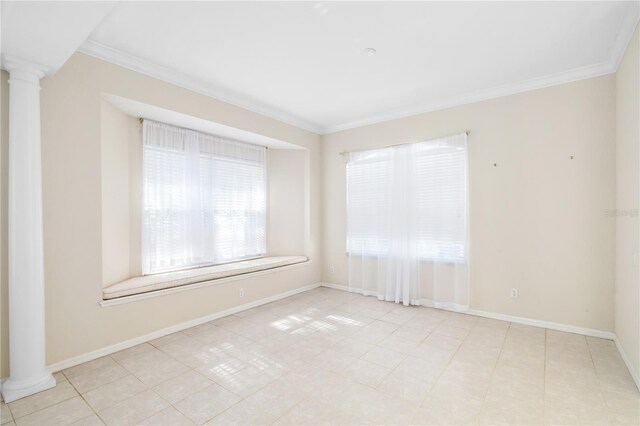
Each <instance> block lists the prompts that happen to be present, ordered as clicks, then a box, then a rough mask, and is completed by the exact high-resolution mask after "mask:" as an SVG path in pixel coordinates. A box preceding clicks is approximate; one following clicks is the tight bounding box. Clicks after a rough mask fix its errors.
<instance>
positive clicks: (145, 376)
mask: <svg viewBox="0 0 640 426" xmlns="http://www.w3.org/2000/svg"><path fill="white" fill-rule="evenodd" d="M120 362H121V363H122V365H123V366H124V367H125V368H126V369H127V370H128V371H129V372H131V374H133V375H134V376H136V377H137V378H138V379H139V380H140V381H141V382H142V383H144V384H145V385H147V386H149V387H153V386H156V385H158V384H160V383H162V382H165V381H167V380H169V379H172V378H173V377H176V376H178V375H180V374H182V373H184V372H186V371H188V370H189V367H188V366H186V365H185V364H183V363H181V362H178V361H176V360H175V359H173V358H171V357H170V356H168V355H167V354H164V353H162V352H160V351H157V352H152V353H148V354H143V355H139V356H133V357H130V358H127V359H125V360H122V361H120Z"/></svg>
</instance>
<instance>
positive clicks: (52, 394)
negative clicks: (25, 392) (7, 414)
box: [9, 382, 78, 419]
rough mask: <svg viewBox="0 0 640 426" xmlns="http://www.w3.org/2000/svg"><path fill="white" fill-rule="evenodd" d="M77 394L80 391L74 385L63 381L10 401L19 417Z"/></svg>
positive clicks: (14, 413) (16, 415) (13, 411)
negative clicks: (52, 386)
mask: <svg viewBox="0 0 640 426" xmlns="http://www.w3.org/2000/svg"><path fill="white" fill-rule="evenodd" d="M76 396H78V393H77V392H76V391H75V389H74V388H73V386H71V385H70V384H69V383H68V382H62V383H60V384H58V385H57V386H56V387H54V388H51V389H47V390H46V391H43V392H39V393H36V394H34V395H31V396H27V397H26V398H22V399H18V400H17V401H13V402H10V403H9V407H10V408H11V414H12V415H13V418H15V419H18V418H20V417H23V416H26V415H28V414H31V413H35V412H36V411H39V410H42V409H44V408H47V407H51V406H52V405H56V404H58V403H60V402H62V401H66V400H68V399H71V398H73V397H76Z"/></svg>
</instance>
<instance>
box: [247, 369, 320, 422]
mask: <svg viewBox="0 0 640 426" xmlns="http://www.w3.org/2000/svg"><path fill="white" fill-rule="evenodd" d="M310 393H311V391H307V390H306V389H305V388H300V387H298V386H293V383H292V382H290V381H287V380H283V379H278V380H275V381H273V382H271V383H269V384H268V385H267V386H265V387H264V388H262V389H260V390H259V391H257V392H256V393H254V394H253V395H251V396H249V397H248V398H247V399H246V401H247V402H249V403H251V405H252V406H253V407H256V408H257V409H259V410H260V411H262V412H265V413H268V414H270V415H271V416H273V417H274V420H275V418H278V417H280V416H281V415H283V414H285V413H286V412H287V411H289V410H290V409H291V408H292V407H294V406H295V405H297V404H298V403H300V401H302V400H304V399H305V398H307V397H308V396H309V394H310Z"/></svg>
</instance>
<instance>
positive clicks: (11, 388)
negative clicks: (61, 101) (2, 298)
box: [2, 59, 56, 402]
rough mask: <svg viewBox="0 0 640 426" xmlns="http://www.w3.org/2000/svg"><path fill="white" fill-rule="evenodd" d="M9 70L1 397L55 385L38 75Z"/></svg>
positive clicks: (24, 67) (25, 68)
mask: <svg viewBox="0 0 640 426" xmlns="http://www.w3.org/2000/svg"><path fill="white" fill-rule="evenodd" d="M4 65H5V67H6V69H7V71H9V205H8V208H9V230H8V237H9V253H8V256H9V367H10V368H9V370H10V371H9V378H8V380H7V381H5V382H4V383H3V384H2V395H3V397H4V400H5V401H6V402H11V401H14V400H16V399H19V398H22V397H25V396H27V395H31V394H34V393H36V392H40V391H43V390H45V389H48V388H51V387H53V386H55V385H56V381H55V379H54V378H53V376H52V375H51V372H50V371H49V370H48V369H47V366H46V360H45V330H44V326H45V321H44V259H43V242H42V241H43V236H42V179H41V161H40V79H41V78H42V76H43V72H42V71H41V70H40V69H39V68H38V67H36V66H33V65H31V64H28V63H24V62H20V61H14V60H11V59H7V60H5V64H4Z"/></svg>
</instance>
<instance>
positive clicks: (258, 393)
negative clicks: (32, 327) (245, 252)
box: [0, 288, 640, 426]
mask: <svg viewBox="0 0 640 426" xmlns="http://www.w3.org/2000/svg"><path fill="white" fill-rule="evenodd" d="M55 377H56V380H57V382H58V386H57V387H56V388H54V389H51V390H48V391H45V392H42V393H39V394H37V395H33V396H30V397H27V398H24V399H22V400H18V401H14V402H12V403H11V404H9V407H7V406H6V405H0V411H2V414H3V416H2V423H3V426H11V425H12V424H13V421H12V420H11V419H12V417H10V416H9V414H10V411H11V410H14V408H15V411H17V413H18V414H20V416H21V417H19V418H17V420H16V423H17V424H18V425H20V424H41V425H49V424H71V423H74V424H85V425H93V424H102V422H103V421H104V422H105V423H107V424H128V423H129V424H152V425H153V424H157V425H164V424H170V425H182V424H202V423H204V422H209V423H210V424H269V423H271V422H274V421H275V424H295V425H300V424H314V425H315V424H475V423H480V424H540V423H543V422H544V423H553V424H600V423H602V424H605V423H609V424H633V425H637V424H640V392H638V390H637V388H636V387H635V384H634V383H633V381H632V379H631V376H630V374H629V372H628V370H627V368H626V365H625V364H624V361H623V360H622V358H621V356H620V354H619V353H618V350H617V348H616V346H615V344H614V343H613V341H611V340H606V339H598V338H591V337H588V338H585V336H582V335H577V334H572V333H563V332H558V331H551V330H545V329H543V328H537V327H529V326H523V325H518V324H510V323H506V322H503V321H496V320H491V319H485V318H479V317H473V316H469V315H464V314H459V313H453V312H448V311H442V310H437V309H432V308H425V307H404V306H399V305H395V304H393V303H388V302H381V301H379V300H377V299H375V298H372V297H362V296H359V295H356V294H351V293H345V292H341V291H336V290H331V289H326V288H322V289H316V290H314V291H309V292H305V293H302V294H299V295H296V296H293V297H290V298H287V299H285V300H280V301H277V302H274V303H270V304H268V305H264V306H261V307H258V308H254V309H251V310H248V311H244V312H241V313H239V314H237V315H231V316H228V317H225V318H221V319H219V320H216V321H213V322H211V323H206V324H203V325H201V326H198V327H194V328H192V329H189V330H187V331H185V332H179V333H173V334H170V335H167V336H163V337H161V338H158V339H155V340H153V341H152V342H150V343H145V344H141V345H137V346H134V347H132V348H129V349H126V350H123V351H120V352H117V353H115V354H113V355H112V356H108V357H103V358H99V359H96V360H94V361H90V362H88V363H84V364H81V365H79V366H76V367H72V368H69V369H66V370H64V372H59V373H56V374H55ZM67 379H68V380H67ZM74 386H75V387H76V388H77V389H78V390H79V391H80V392H81V393H82V397H83V398H84V399H86V403H85V401H84V400H83V399H82V398H80V397H78V396H77V393H76V391H75V390H74ZM243 397H244V398H245V399H244V400H243V399H242V398H243ZM87 403H88V404H87ZM170 403H173V404H174V405H173V406H172V405H170ZM91 407H93V409H95V410H96V411H97V413H98V414H97V415H96V413H94V412H92V409H91ZM7 408H8V409H7ZM13 414H14V415H15V414H16V412H14V413H13ZM14 417H15V416H14ZM14 426H15V425H14Z"/></svg>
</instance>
